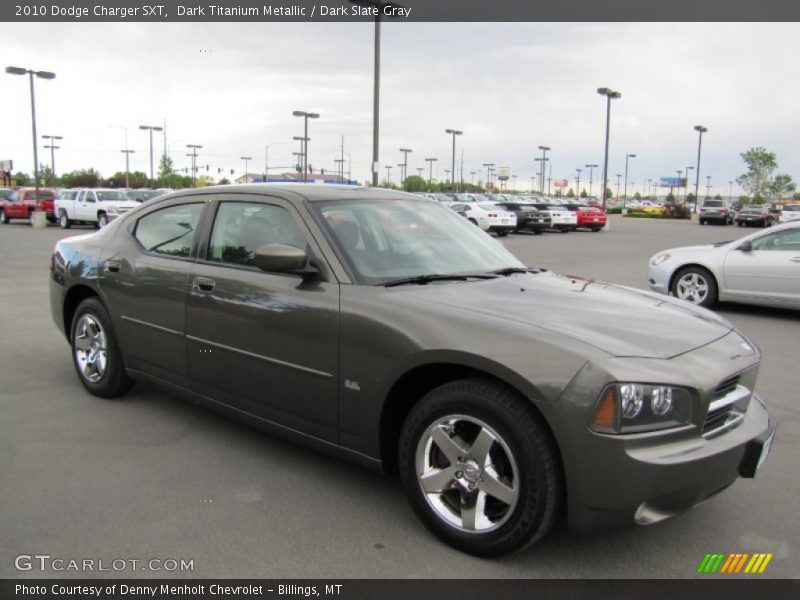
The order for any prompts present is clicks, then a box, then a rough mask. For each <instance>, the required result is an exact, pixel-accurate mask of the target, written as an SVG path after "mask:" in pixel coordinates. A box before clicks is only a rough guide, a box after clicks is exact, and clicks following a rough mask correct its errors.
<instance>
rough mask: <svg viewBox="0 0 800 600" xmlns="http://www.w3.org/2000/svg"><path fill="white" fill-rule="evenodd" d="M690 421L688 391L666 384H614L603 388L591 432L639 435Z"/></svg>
mask: <svg viewBox="0 0 800 600" xmlns="http://www.w3.org/2000/svg"><path fill="white" fill-rule="evenodd" d="M691 418H692V397H691V394H689V391H688V390H685V389H683V388H678V387H672V386H668V385H649V384H644V383H615V384H613V385H610V386H608V387H606V388H605V389H604V390H603V393H602V394H601V395H600V401H599V402H598V404H597V408H596V409H595V412H594V419H593V420H592V429H593V430H594V431H598V432H601V433H642V432H645V431H658V430H659V429H669V428H671V427H680V426H682V425H686V424H687V423H689V422H690V421H691Z"/></svg>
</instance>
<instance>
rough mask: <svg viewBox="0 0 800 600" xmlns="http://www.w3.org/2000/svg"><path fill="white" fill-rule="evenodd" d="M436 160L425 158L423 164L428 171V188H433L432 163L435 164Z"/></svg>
mask: <svg viewBox="0 0 800 600" xmlns="http://www.w3.org/2000/svg"><path fill="white" fill-rule="evenodd" d="M437 160H438V159H437V158H426V159H425V162H426V163H428V166H429V168H430V170H429V171H428V187H432V186H433V163H435V162H436V161H437Z"/></svg>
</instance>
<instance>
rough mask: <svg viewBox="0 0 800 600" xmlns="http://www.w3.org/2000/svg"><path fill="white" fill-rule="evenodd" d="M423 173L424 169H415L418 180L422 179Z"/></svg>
mask: <svg viewBox="0 0 800 600" xmlns="http://www.w3.org/2000/svg"><path fill="white" fill-rule="evenodd" d="M424 171H425V167H417V174H418V175H419V178H420V179H422V173H423V172H424ZM423 181H424V179H423Z"/></svg>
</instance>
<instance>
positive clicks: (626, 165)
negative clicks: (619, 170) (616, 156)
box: [617, 154, 636, 208]
mask: <svg viewBox="0 0 800 600" xmlns="http://www.w3.org/2000/svg"><path fill="white" fill-rule="evenodd" d="M629 158H636V155H635V154H626V155H625V191H624V192H622V208H625V202H626V201H627V200H628V159H629ZM617 199H619V190H617Z"/></svg>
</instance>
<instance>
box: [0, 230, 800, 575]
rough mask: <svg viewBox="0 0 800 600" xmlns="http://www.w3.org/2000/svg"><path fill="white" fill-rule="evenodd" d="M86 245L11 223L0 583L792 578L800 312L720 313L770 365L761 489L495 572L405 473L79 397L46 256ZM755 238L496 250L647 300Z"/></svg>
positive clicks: (639, 239)
mask: <svg viewBox="0 0 800 600" xmlns="http://www.w3.org/2000/svg"><path fill="white" fill-rule="evenodd" d="M89 232H90V230H89V229H83V228H76V229H73V230H71V231H69V232H65V231H62V230H60V229H58V228H55V227H48V228H47V229H32V228H31V227H30V226H29V225H28V224H27V223H21V222H20V223H12V224H11V225H5V226H1V227H0V281H2V286H0V331H2V334H0V357H2V358H0V577H42V576H44V577H48V576H71V577H91V576H108V575H112V576H113V575H120V576H126V577H159V576H161V577H163V576H174V577H203V578H224V577H230V578H236V577H270V578H284V577H286V578H289V577H292V578H333V577H339V578H350V577H359V578H361V577H363V578H395V577H398V578H406V577H412V578H430V577H437V578H439V577H442V578H505V577H515V578H516V577H523V578H527V577H533V578H539V577H552V578H584V577H612V578H633V577H652V578H659V577H678V578H684V577H694V576H697V575H696V573H695V572H696V569H697V567H698V565H699V564H700V562H701V561H702V559H703V557H704V556H705V554H706V553H713V552H725V553H734V552H765V553H773V554H774V558H773V559H772V561H771V563H770V564H769V567H768V569H767V570H766V572H765V573H764V574H763V575H761V576H760V577H797V576H798V575H800V569H798V558H797V557H798V551H800V548H798V540H800V519H798V518H797V517H796V505H797V498H798V497H800V477H798V476H797V457H798V456H800V419H799V418H798V409H797V390H798V389H799V388H800V369H798V355H799V354H800V352H798V349H799V348H800V345H798V341H797V336H798V332H799V331H800V327H798V325H800V312H797V311H795V312H792V311H783V310H777V309H765V308H757V307H746V306H740V305H722V306H720V307H718V308H717V310H718V312H720V313H721V314H722V315H724V316H725V317H726V318H728V319H730V320H731V321H732V322H733V323H734V324H735V325H737V326H738V327H739V328H740V329H742V330H743V331H744V332H745V333H746V334H747V335H748V336H749V337H750V338H751V339H752V340H754V341H755V342H756V343H757V344H758V345H759V346H760V348H761V350H762V351H763V353H764V359H763V362H762V366H761V371H760V377H759V384H758V387H757V390H758V392H759V393H760V394H761V395H762V396H763V397H764V398H765V399H766V401H767V403H768V405H769V407H770V411H771V413H772V415H773V417H774V418H775V419H777V421H778V423H779V426H778V433H777V438H776V442H775V445H774V447H773V450H772V454H771V455H770V457H769V459H768V460H767V462H766V464H765V465H764V467H763V470H762V472H761V473H760V474H759V476H758V478H756V479H755V480H740V481H738V482H736V483H735V484H734V485H733V486H732V487H731V488H730V489H728V490H726V491H725V492H724V493H722V494H721V495H719V496H716V497H714V498H712V499H710V500H709V501H708V502H706V503H705V504H703V505H701V506H699V507H697V508H695V509H694V510H692V511H690V512H689V513H687V514H684V515H682V516H680V517H678V518H675V519H672V520H669V521H666V522H664V523H661V524H659V525H655V526H651V527H647V528H630V529H626V530H622V531H619V530H616V531H610V532H604V533H598V534H592V535H577V534H574V533H571V532H569V531H563V530H559V531H555V532H553V533H552V534H551V535H550V536H549V537H548V538H546V539H545V540H544V541H543V542H541V543H539V544H538V545H536V546H535V547H533V548H531V549H529V550H527V551H525V552H522V553H518V554H515V555H512V556H509V557H506V558H503V559H498V560H483V559H478V558H475V557H471V556H468V555H465V554H462V553H459V552H457V551H455V550H453V549H451V548H449V547H447V546H445V545H443V544H442V543H441V542H439V541H438V540H436V539H435V538H434V537H433V536H432V535H430V534H429V533H428V532H427V530H426V529H425V528H424V527H423V526H422V524H421V523H420V522H419V521H418V520H417V518H416V517H415V516H414V514H413V513H412V511H411V509H410V507H409V506H408V505H407V503H406V501H405V498H404V496H403V494H402V490H401V488H400V485H399V483H398V482H397V481H396V480H394V479H390V478H388V477H385V476H381V475H380V474H376V473H373V472H370V471H367V470H365V469H362V468H360V467H357V466H354V465H351V464H348V463H346V462H341V461H338V460H336V459H333V458H330V457H328V456H325V455H322V454H318V453H316V452H314V451H311V450H307V449H305V448H302V447H299V446H295V445H292V444H289V443H285V442H282V441H280V440H277V439H275V438H272V437H270V436H268V435H266V434H264V433H262V432H260V431H258V430H256V429H253V428H250V427H248V426H245V425H241V424H239V423H237V422H234V421H231V420H229V419H227V418H225V417H222V416H220V415H218V414H216V413H213V412H210V411H208V410H206V409H203V408H199V407H196V406H194V405H192V404H190V403H187V402H184V401H182V400H180V399H177V398H175V397H173V396H170V395H169V394H168V393H166V392H163V391H161V390H158V389H156V388H153V387H149V386H141V385H137V387H136V388H134V390H133V391H132V392H130V393H129V394H127V395H126V396H125V397H123V398H121V399H117V400H101V399H98V398H95V397H92V396H90V395H89V394H88V393H87V392H85V391H84V389H83V388H82V387H81V385H80V383H79V381H78V379H77V377H76V375H75V373H74V370H73V366H72V363H71V359H70V353H69V349H68V346H67V342H66V340H65V339H64V338H63V337H62V336H61V335H60V334H59V333H58V331H57V330H56V327H55V325H54V324H53V323H52V320H51V317H50V308H49V297H48V261H49V256H50V251H51V249H52V247H53V244H54V243H55V241H56V240H58V239H60V238H62V237H65V236H66V235H80V234H84V233H89ZM744 233H745V232H743V231H742V230H740V229H738V228H734V227H715V226H703V227H700V226H699V225H697V223H696V222H683V221H675V222H670V221H656V220H642V219H623V218H621V217H618V216H614V217H612V218H611V222H610V231H608V232H601V233H591V232H583V231H580V232H572V233H569V234H559V233H548V234H544V235H533V234H519V235H511V236H508V237H507V238H504V239H503V240H502V243H504V244H505V245H506V246H507V247H508V248H509V249H510V250H511V251H512V252H513V253H514V254H515V255H517V256H518V257H519V258H520V259H521V260H522V261H523V262H525V263H526V264H528V265H530V266H540V267H547V268H550V269H551V270H554V271H556V272H560V273H565V274H572V275H581V276H585V277H590V278H595V279H601V280H606V281H611V282H615V283H620V284H624V285H630V286H634V287H640V288H646V287H647V284H646V277H647V260H648V259H649V257H650V256H651V255H652V254H653V253H655V252H657V251H659V250H662V249H665V248H669V247H673V246H680V245H690V244H698V243H706V242H716V241H722V240H726V239H735V238H736V237H739V236H741V235H743V234H744ZM641 334H642V336H647V331H642V332H641ZM476 344H479V342H477V341H476ZM478 349H479V346H478ZM20 554H49V555H51V556H52V557H61V558H64V559H77V560H82V559H94V560H100V559H102V560H104V561H107V562H110V561H112V560H114V559H118V558H121V559H141V560H150V559H158V560H161V561H164V560H169V559H175V560H178V561H180V560H181V559H185V560H192V561H193V570H192V571H186V572H180V571H173V572H168V573H166V572H164V571H152V570H149V571H142V570H140V569H139V570H131V569H126V570H123V571H120V572H117V573H115V572H114V571H111V572H104V573H85V572H84V573H81V572H63V571H61V572H53V571H45V572H41V571H38V570H31V571H18V570H17V569H16V568H15V566H14V559H15V557H16V556H18V555H20ZM704 577H709V576H708V575H705V576H704Z"/></svg>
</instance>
